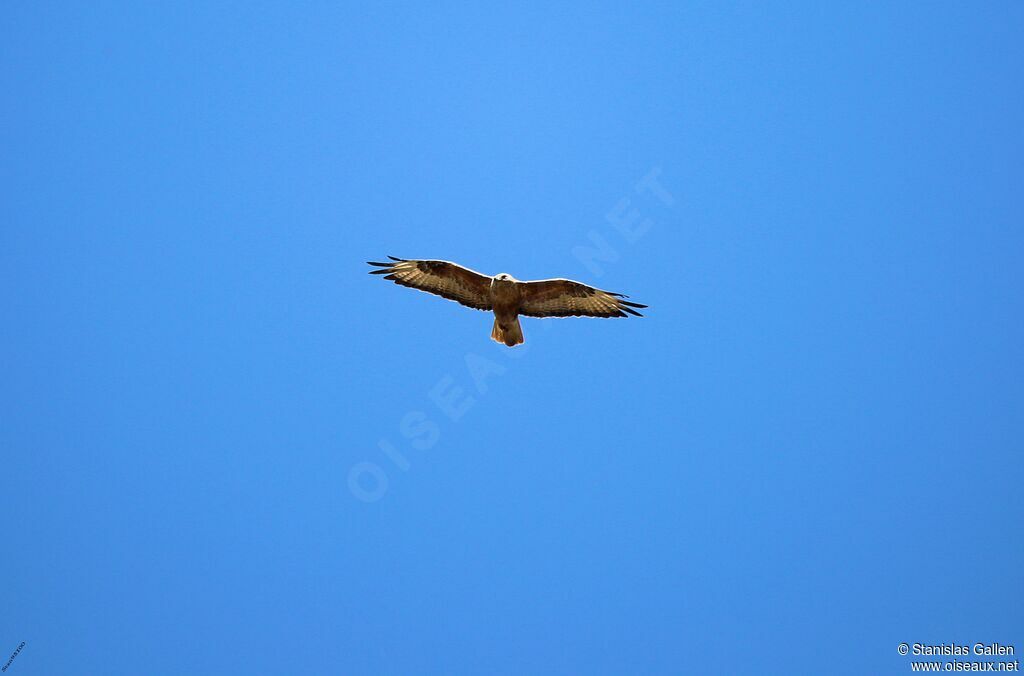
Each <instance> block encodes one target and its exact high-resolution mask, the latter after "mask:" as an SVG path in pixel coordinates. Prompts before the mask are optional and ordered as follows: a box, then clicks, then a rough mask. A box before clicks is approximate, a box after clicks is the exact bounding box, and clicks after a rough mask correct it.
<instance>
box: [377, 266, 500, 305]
mask: <svg viewBox="0 0 1024 676" xmlns="http://www.w3.org/2000/svg"><path fill="white" fill-rule="evenodd" d="M388 258H390V259H391V260H392V261H393V262H391V263H375V262H373V261H367V262H368V263H369V264H370V265H374V266H376V267H378V268H380V270H371V271H370V274H371V275H384V279H390V280H391V281H393V282H394V283H395V284H401V285H402V286H408V287H409V288H411V289H419V290H420V291H426V292H428V293H433V294H437V295H438V296H443V297H444V298H447V299H449V300H454V301H456V302H459V303H462V304H463V305H465V306H466V307H471V308H473V309H476V310H490V309H492V306H491V295H490V288H491V278H490V277H488V276H487V275H482V274H480V273H479V272H474V271H473V270H470V269H469V268H464V267H462V266H461V265H456V264H455V263H449V262H448V261H409V260H405V259H404V258H395V257H394V256H388Z"/></svg>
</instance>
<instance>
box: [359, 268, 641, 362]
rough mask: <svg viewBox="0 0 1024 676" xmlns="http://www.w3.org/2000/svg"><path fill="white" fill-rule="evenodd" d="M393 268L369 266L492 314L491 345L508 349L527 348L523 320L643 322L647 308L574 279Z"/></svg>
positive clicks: (395, 279) (386, 276)
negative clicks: (522, 279) (634, 318)
mask: <svg viewBox="0 0 1024 676" xmlns="http://www.w3.org/2000/svg"><path fill="white" fill-rule="evenodd" d="M388 258H390V259H391V262H390V263H377V262H374V261H367V263H369V264H370V265H373V266H375V267H378V268H380V269H379V270H371V271H370V274H371V275H384V279H390V280H391V281H393V282H394V283H395V284H400V285H402V286H408V287H409V288H412V289H419V290H420V291H426V292H428V293H433V294H437V295H438V296H442V297H444V298H447V299H449V300H454V301H456V302H458V303H461V304H462V305H465V306H466V307H471V308H473V309H475V310H493V311H494V328H493V329H492V330H491V339H492V340H495V341H497V342H499V343H504V344H505V345H508V346H509V347H513V346H515V345H519V344H520V343H522V342H523V329H522V327H521V326H519V315H526V316H527V317H570V316H572V317H625V316H627V315H635V316H637V317H642V316H643V315H641V314H640V313H639V312H637V311H636V309H635V308H645V307H647V306H646V305H641V304H639V303H631V302H630V301H628V300H624V299H626V298H628V297H629V296H624V295H622V294H621V293H612V292H610V291H601V290H600V289H595V288H594V287H592V286H587V285H586V284H581V283H579V282H574V281H572V280H570V279H542V280H538V281H534V282H520V281H519V280H518V279H514V278H513V277H512V275H509V274H506V273H504V272H503V273H501V274H498V275H495V276H493V277H490V276H488V275H484V274H481V273H479V272H475V271H473V270H470V269H469V268H464V267H462V266H461V265H456V264H455V263H450V262H448V261H413V260H406V259H404V258H395V257H394V256H388Z"/></svg>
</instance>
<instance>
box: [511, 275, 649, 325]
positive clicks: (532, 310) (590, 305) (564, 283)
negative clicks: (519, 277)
mask: <svg viewBox="0 0 1024 676" xmlns="http://www.w3.org/2000/svg"><path fill="white" fill-rule="evenodd" d="M519 288H520V299H521V300H520V302H519V313H520V314H524V315H526V316H528V317H625V316H626V315H627V314H630V315H635V316H637V317H642V316H643V315H642V314H640V313H639V312H637V311H636V309H634V308H640V309H642V308H645V307H647V306H646V305H641V304H640V303H631V302H630V301H628V300H625V299H626V298H627V297H628V296H623V295H622V294H621V293H612V292H611V291H602V290H601V289H595V288H594V287H592V286H587V285H586V284H581V283H580V282H574V281H572V280H571V279H542V280H540V281H537V282H520V284H519Z"/></svg>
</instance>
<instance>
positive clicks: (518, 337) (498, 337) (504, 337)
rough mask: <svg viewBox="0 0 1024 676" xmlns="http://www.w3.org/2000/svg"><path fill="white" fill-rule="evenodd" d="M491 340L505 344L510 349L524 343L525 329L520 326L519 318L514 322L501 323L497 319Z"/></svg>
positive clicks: (514, 319) (513, 320)
mask: <svg viewBox="0 0 1024 676" xmlns="http://www.w3.org/2000/svg"><path fill="white" fill-rule="evenodd" d="M491 340H495V341H497V342H499V343H505V344H506V345H508V346H509V347H514V346H516V345H519V344H520V343H522V342H523V327H521V326H519V317H515V318H513V319H512V321H506V322H500V321H499V320H498V319H497V318H495V319H494V328H493V329H491Z"/></svg>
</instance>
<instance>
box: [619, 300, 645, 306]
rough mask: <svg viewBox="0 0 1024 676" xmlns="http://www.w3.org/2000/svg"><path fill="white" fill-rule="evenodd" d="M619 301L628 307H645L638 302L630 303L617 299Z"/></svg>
mask: <svg viewBox="0 0 1024 676" xmlns="http://www.w3.org/2000/svg"><path fill="white" fill-rule="evenodd" d="M619 303H620V304H622V305H628V306H629V307H647V306H646V305H641V304H640V303H631V302H629V301H627V300H621V301H619Z"/></svg>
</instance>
